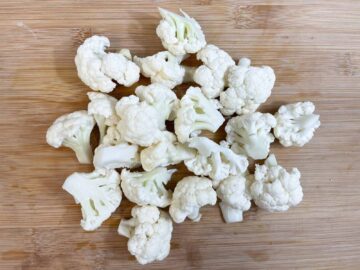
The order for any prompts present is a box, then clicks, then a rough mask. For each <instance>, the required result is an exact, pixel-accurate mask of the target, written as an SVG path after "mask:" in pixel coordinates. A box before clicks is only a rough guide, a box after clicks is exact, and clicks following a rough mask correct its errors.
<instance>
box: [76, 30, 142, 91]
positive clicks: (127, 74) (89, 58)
mask: <svg viewBox="0 0 360 270" xmlns="http://www.w3.org/2000/svg"><path fill="white" fill-rule="evenodd" d="M109 46H110V41H109V39H108V38H107V37H103V36H92V37H90V38H88V39H86V40H85V42H84V43H83V44H82V45H80V47H79V48H78V50H77V54H76V56H75V64H76V68H77V71H78V75H79V78H80V79H81V80H82V81H83V82H84V83H85V84H86V85H87V86H89V87H90V88H91V89H92V90H94V91H101V92H104V93H109V92H111V91H112V90H114V88H115V86H116V84H115V83H114V82H113V81H112V80H116V81H117V82H118V83H119V84H122V85H125V86H130V85H132V84H133V83H135V82H137V81H138V80H139V73H140V69H139V67H137V66H136V64H135V63H133V62H131V56H130V57H129V55H130V52H129V51H128V50H121V51H120V52H119V53H106V52H105V49H106V48H107V47H109ZM129 58H130V59H129Z"/></svg>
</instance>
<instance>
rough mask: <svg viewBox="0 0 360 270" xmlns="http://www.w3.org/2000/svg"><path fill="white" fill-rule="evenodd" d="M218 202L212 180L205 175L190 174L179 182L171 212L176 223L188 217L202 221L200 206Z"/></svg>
mask: <svg viewBox="0 0 360 270" xmlns="http://www.w3.org/2000/svg"><path fill="white" fill-rule="evenodd" d="M215 204H216V192H215V190H213V188H212V184H211V181H210V180H209V179H207V178H205V177H196V176H188V177H185V178H183V179H182V180H181V181H180V182H178V183H177V185H176V187H175V190H174V194H173V199H172V202H171V205H170V208H169V213H170V216H171V217H172V219H173V220H174V221H175V222H176V223H181V222H183V221H184V220H185V219H186V218H187V217H188V218H189V219H191V220H193V221H196V222H197V221H200V219H201V214H200V208H201V207H203V206H205V205H215Z"/></svg>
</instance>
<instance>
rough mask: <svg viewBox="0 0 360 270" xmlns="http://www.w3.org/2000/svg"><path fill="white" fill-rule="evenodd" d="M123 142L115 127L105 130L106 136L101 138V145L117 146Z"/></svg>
mask: <svg viewBox="0 0 360 270" xmlns="http://www.w3.org/2000/svg"><path fill="white" fill-rule="evenodd" d="M123 142H125V141H124V140H123V139H122V138H121V134H120V131H119V130H118V129H117V128H116V126H111V127H108V128H107V129H106V134H105V136H104V138H103V141H102V144H104V145H118V144H120V143H123Z"/></svg>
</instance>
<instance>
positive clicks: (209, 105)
mask: <svg viewBox="0 0 360 270" xmlns="http://www.w3.org/2000/svg"><path fill="white" fill-rule="evenodd" d="M224 121H225V119H224V117H223V116H222V115H221V113H220V112H219V111H218V110H217V106H216V104H215V102H213V101H212V100H209V99H207V98H206V97H205V96H204V95H203V93H202V92H201V90H200V88H199V87H190V88H189V89H188V90H187V91H186V94H185V95H184V96H183V97H182V99H181V100H180V105H179V108H178V110H177V113H176V119H175V133H176V135H177V137H178V140H179V141H180V142H181V143H185V142H187V141H189V139H190V137H193V136H196V135H198V134H199V133H200V132H201V130H208V131H211V132H216V131H217V130H218V128H219V127H220V126H221V125H222V124H223V123H224Z"/></svg>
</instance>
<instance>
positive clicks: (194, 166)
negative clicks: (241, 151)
mask: <svg viewBox="0 0 360 270" xmlns="http://www.w3.org/2000/svg"><path fill="white" fill-rule="evenodd" d="M189 147H190V148H194V149H196V150H197V155H196V156H195V157H194V158H192V159H188V160H185V162H184V163H185V165H186V168H187V169H188V170H189V171H191V172H193V173H194V174H196V175H199V176H209V177H210V178H211V180H212V184H213V187H214V188H216V187H217V186H218V185H219V183H220V182H221V181H222V180H224V179H225V178H227V177H228V176H229V175H238V174H242V173H244V172H245V171H246V170H247V167H248V165H249V163H248V160H247V159H246V157H245V156H243V155H238V154H235V153H234V152H233V151H232V150H231V149H229V148H228V146H227V145H226V144H224V143H221V145H219V144H217V143H215V142H213V141H212V140H210V139H208V138H206V137H195V138H192V139H191V140H190V142H189Z"/></svg>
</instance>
